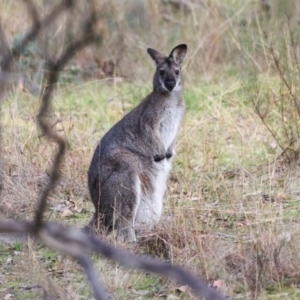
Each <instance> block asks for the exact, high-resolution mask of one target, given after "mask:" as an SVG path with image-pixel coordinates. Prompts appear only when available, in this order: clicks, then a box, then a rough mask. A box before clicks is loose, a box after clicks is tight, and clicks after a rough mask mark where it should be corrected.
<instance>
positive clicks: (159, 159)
mask: <svg viewBox="0 0 300 300" xmlns="http://www.w3.org/2000/svg"><path fill="white" fill-rule="evenodd" d="M153 158H154V161H155V162H159V161H162V160H164V159H165V158H166V155H159V154H156V155H154V157H153Z"/></svg>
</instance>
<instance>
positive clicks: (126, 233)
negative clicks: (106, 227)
mask: <svg viewBox="0 0 300 300" xmlns="http://www.w3.org/2000/svg"><path fill="white" fill-rule="evenodd" d="M117 241H118V242H121V243H123V244H124V243H136V236H135V230H134V228H133V227H127V228H119V229H118V232H117Z"/></svg>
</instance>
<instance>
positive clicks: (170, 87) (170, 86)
mask: <svg viewBox="0 0 300 300" xmlns="http://www.w3.org/2000/svg"><path fill="white" fill-rule="evenodd" d="M175 85H176V82H175V80H173V79H169V80H166V82H165V86H166V88H167V89H168V90H169V91H170V92H171V91H172V90H173V89H174V87H175Z"/></svg>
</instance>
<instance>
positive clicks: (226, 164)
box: [0, 0, 300, 299]
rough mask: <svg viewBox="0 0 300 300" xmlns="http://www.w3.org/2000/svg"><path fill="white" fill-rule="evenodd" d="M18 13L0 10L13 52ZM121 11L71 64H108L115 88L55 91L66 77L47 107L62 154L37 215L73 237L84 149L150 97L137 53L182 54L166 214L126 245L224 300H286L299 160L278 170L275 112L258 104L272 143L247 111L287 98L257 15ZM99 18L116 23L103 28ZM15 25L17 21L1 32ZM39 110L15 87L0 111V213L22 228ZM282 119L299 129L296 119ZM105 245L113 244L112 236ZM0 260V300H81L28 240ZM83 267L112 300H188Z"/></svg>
mask: <svg viewBox="0 0 300 300" xmlns="http://www.w3.org/2000/svg"><path fill="white" fill-rule="evenodd" d="M17 3H18V1H14V2H12V1H3V2H2V3H1V4H0V8H2V10H1V11H3V12H4V13H3V18H4V19H5V22H7V23H6V24H10V25H7V26H8V28H9V30H10V33H11V36H10V38H11V40H12V41H13V37H14V34H15V33H16V32H20V30H21V29H22V26H23V25H24V24H27V23H28V20H27V17H26V14H25V13H23V14H20V10H16V9H15V8H16V5H17ZM122 3H123V4H122V5H124V8H126V9H122V6H121V4H120V3H118V2H117V1H111V2H107V3H106V4H105V7H103V11H104V12H105V14H104V20H105V21H103V23H101V24H99V30H103V32H104V34H105V35H104V41H103V45H104V46H103V47H102V48H101V49H100V50H99V49H89V50H86V51H87V52H82V53H80V55H79V56H80V57H77V60H75V61H74V63H73V65H75V66H77V65H79V66H80V68H81V67H82V66H86V65H88V64H89V63H91V64H93V63H95V61H97V60H99V61H101V62H100V63H99V64H101V63H102V62H103V61H107V60H109V59H112V60H113V61H114V62H115V63H116V66H117V69H116V73H117V75H124V76H125V77H126V79H124V80H123V81H122V82H121V83H120V82H117V81H107V80H97V81H95V82H86V83H81V84H78V85H74V84H73V83H72V84H67V83H66V81H68V80H70V79H71V80H72V81H73V80H74V81H75V82H82V81H81V77H80V76H79V77H78V76H76V77H74V76H73V75H72V74H71V75H70V73H68V72H66V73H64V74H63V79H64V80H62V82H61V85H60V86H59V87H58V90H57V94H56V96H55V98H54V113H53V115H52V116H49V117H50V118H51V119H52V121H53V124H55V125H54V126H55V127H56V128H57V129H58V130H59V131H60V133H61V134H62V135H64V136H65V137H66V139H67V140H68V143H69V146H70V147H69V150H68V152H67V156H66V159H65V163H64V167H63V170H62V172H63V177H62V180H61V182H60V183H59V185H58V186H57V187H56V190H55V193H54V194H53V195H52V196H51V198H50V201H49V207H48V214H47V217H48V218H49V219H55V220H58V221H59V222H63V223H65V224H71V225H75V226H83V225H85V224H86V223H87V222H88V221H89V219H90V218H91V215H92V212H93V208H92V205H91V203H90V201H89V194H88V190H87V183H86V177H87V176H86V173H87V169H88V166H89V163H90V160H91V157H92V154H93V151H94V148H95V145H96V143H97V141H98V140H99V139H100V138H101V136H103V134H104V133H105V132H106V131H107V130H108V129H109V128H110V127H111V126H112V125H113V124H114V123H115V122H116V121H117V120H119V119H120V118H121V117H122V116H123V115H124V113H126V112H128V111H129V110H130V109H131V108H133V107H134V106H135V105H136V104H137V103H139V101H140V100H141V99H142V98H143V97H144V96H145V95H146V94H147V93H148V92H149V91H150V87H151V80H150V77H151V76H152V75H151V74H152V72H153V70H152V68H153V67H152V66H151V60H150V59H149V58H148V57H147V54H146V52H145V48H146V47H147V46H148V45H151V46H152V47H154V48H158V49H162V50H164V49H165V50H169V49H170V48H172V47H173V46H174V45H175V44H178V43H180V42H182V41H185V42H186V43H187V44H188V45H189V57H188V63H187V64H186V67H185V73H186V74H185V75H186V76H185V78H186V85H185V97H186V101H187V108H188V109H187V114H186V118H185V123H184V124H183V127H182V130H181V133H180V137H179V139H178V142H177V156H176V159H175V161H174V168H173V172H172V175H171V178H170V180H169V185H168V196H167V197H166V201H165V207H164V215H163V218H162V220H161V223H160V224H158V225H157V227H156V228H154V229H153V230H152V231H149V232H142V233H141V234H140V239H139V242H138V243H137V245H127V247H128V248H130V249H131V250H132V251H135V252H137V253H142V254H150V255H155V256H158V257H161V258H164V259H167V260H171V261H172V262H174V263H177V264H180V265H185V266H186V267H188V268H189V269H191V270H193V271H194V272H196V273H198V274H200V275H201V276H203V277H204V278H206V279H208V280H209V281H210V282H211V284H212V285H219V284H220V282H221V283H222V284H221V285H222V289H223V291H224V292H225V293H226V294H228V295H229V296H230V297H232V298H233V299H234V298H249V299H253V298H259V299H269V298H271V299H282V298H284V297H286V298H284V299H287V298H294V299H297V297H299V293H300V291H299V284H300V278H299V276H300V272H299V268H298V265H297V262H298V261H299V246H300V245H299V222H298V219H299V213H298V211H299V203H300V202H299V199H300V189H299V186H300V172H299V168H298V162H296V163H295V162H294V163H293V164H286V163H285V162H284V161H283V160H282V159H281V157H282V156H281V153H282V150H281V149H280V147H279V146H278V142H279V141H285V140H286V138H285V136H282V135H281V134H280V130H279V129H278V127H276V126H278V125H276V124H278V122H277V121H276V120H279V119H280V115H279V114H278V111H277V110H276V105H275V106H269V107H271V109H270V111H269V115H268V118H269V119H268V121H269V122H270V123H269V124H271V126H273V127H272V129H273V130H274V131H275V132H276V133H278V139H277V140H276V141H275V140H274V137H273V136H272V134H271V132H270V131H269V130H268V129H267V128H266V126H265V125H264V124H263V123H262V122H261V120H260V119H259V118H258V116H257V114H256V113H255V109H254V107H253V104H252V101H253V99H256V100H257V99H259V100H260V101H263V100H264V99H265V98H264V97H266V98H269V96H270V95H275V96H278V97H282V99H283V100H284V99H286V98H284V97H287V94H288V93H286V90H283V89H280V88H278V86H280V84H281V83H282V82H281V80H280V76H278V72H276V68H275V67H274V63H272V59H271V57H270V55H269V54H268V53H267V51H264V48H263V46H262V45H264V44H263V43H262V41H264V40H263V38H262V37H263V34H260V31H259V27H260V26H261V27H262V26H264V19H263V18H264V16H265V15H264V12H263V11H261V10H259V6H258V5H256V6H255V5H253V4H251V3H248V2H245V1H234V3H231V1H217V0H216V1H203V2H201V3H202V4H198V1H191V2H187V3H194V4H195V6H194V7H193V9H192V10H190V9H189V8H188V7H181V8H179V9H178V8H177V7H176V6H174V5H171V4H166V2H164V3H165V4H161V5H159V3H158V2H157V1H150V0H149V1H145V2H141V3H144V4H138V2H135V1H124V2H122ZM173 3H174V2H173ZM99 5H100V4H99ZM1 6H2V7H1ZM135 12H137V14H136V13H135ZM19 14H20V15H19ZM133 15H134V16H136V18H137V19H134V18H133V17H132V16H133ZM12 16H13V17H12ZM111 16H113V18H112V19H114V20H117V22H116V21H114V20H112V21H111V22H108V21H107V19H109V18H110V17H111ZM13 18H17V19H18V20H19V22H11V19H13ZM130 18H132V19H133V20H134V21H133V20H131V21H132V23H130ZM271 18H275V17H274V16H272V17H271ZM9 20H10V21H9ZM142 21H143V22H142ZM134 22H135V23H134ZM139 22H142V23H139ZM23 23H24V24H23ZM244 24H246V25H247V26H246V25H245V26H244ZM266 26H267V25H266ZM268 26H270V25H268ZM275 29H276V28H275V27H274V30H275ZM268 30H269V28H268ZM276 30H278V29H276ZM255 32H256V34H257V35H254V33H255ZM111 33H113V34H111ZM275 33H276V32H275ZM275 33H273V34H274V35H275ZM277 33H278V32H277ZM60 34H61V35H63V32H60ZM61 35H59V36H61ZM121 36H122V39H121V38H120V37H121ZM264 42H265V41H264ZM53 45H54V46H55V43H53ZM245 45H246V46H245ZM273 45H274V44H273ZM54 46H53V47H54ZM53 49H55V47H54V48H53ZM95 57H96V58H95ZM99 57H100V58H99ZM288 61H289V62H293V61H292V60H288ZM245 69H246V70H247V69H249V70H250V71H251V72H255V74H256V76H257V77H258V78H259V81H256V82H255V84H252V83H253V82H252V81H251V80H252V77H251V76H252V75H251V74H252V73H251V74H250V75H249V73H248V72H245ZM241 74H243V76H244V77H242V76H241ZM78 78H79V79H78ZM127 79H130V81H131V83H128V81H129V80H127ZM255 97H256V98H255ZM258 97H261V98H258ZM275 98H276V97H275ZM289 99H290V98H289ZM262 103H263V105H265V103H264V102H262ZM289 103H291V102H289ZM38 104H39V103H38V100H37V99H36V98H35V97H33V96H32V95H30V94H29V93H28V92H26V91H23V90H21V89H19V88H15V89H13V90H12V91H11V93H10V94H9V95H8V97H7V100H6V102H5V103H4V105H3V107H2V115H1V120H2V124H3V128H4V135H3V153H4V159H5V176H4V188H3V190H2V194H1V196H2V198H1V204H4V205H5V206H6V207H7V208H9V210H10V213H11V214H13V215H15V216H17V217H18V218H26V219H28V218H31V216H32V214H33V212H34V208H35V205H36V199H37V194H38V193H39V191H40V190H41V187H42V186H43V185H44V184H45V182H46V180H47V176H48V171H49V170H48V169H49V167H50V163H51V159H52V156H53V151H54V150H55V149H54V146H53V145H52V144H49V143H48V142H47V141H45V140H44V138H43V137H42V136H41V135H40V132H39V131H38V129H37V125H36V123H35V116H36V113H37V110H38ZM263 107H265V106H263ZM274 107H275V108H274ZM289 111H291V112H292V111H293V107H290V106H289ZM288 120H293V123H292V124H291V126H296V127H295V128H297V124H298V123H297V122H298V118H291V119H288ZM281 121H282V119H281ZM275 142H276V143H275ZM108 240H109V241H111V242H113V243H116V242H115V241H114V239H113V237H108ZM0 250H1V253H0V266H1V269H3V272H0V274H1V275H0V282H1V288H0V297H5V296H6V295H8V294H11V295H12V297H14V298H16V299H40V298H41V297H42V295H43V294H44V295H45V294H47V295H50V296H51V297H52V298H54V299H56V298H58V299H82V298H84V299H87V298H91V297H92V296H91V291H90V290H89V289H88V287H87V285H86V283H85V281H84V280H83V276H82V275H81V272H80V270H79V268H78V267H77V265H76V264H75V263H73V262H72V261H70V260H69V259H68V258H65V257H61V256H59V255H58V254H56V253H55V252H53V251H50V250H47V249H46V248H44V247H43V246H41V245H38V246H37V245H35V244H34V243H32V241H27V242H26V243H25V244H24V245H23V246H22V244H20V243H18V242H16V243H15V244H13V246H9V245H0ZM94 261H95V264H96V265H97V268H98V270H99V273H100V274H101V275H102V278H103V281H104V283H105V285H106V286H107V287H108V290H109V292H111V293H112V294H113V295H114V297H115V298H116V299H159V298H166V299H191V298H192V295H191V294H190V292H189V291H185V289H184V288H180V289H178V288H179V287H180V284H178V285H176V284H174V283H171V282H169V281H167V280H165V279H162V278H159V277H156V276H150V275H147V274H141V273H139V272H136V271H128V270H126V269H123V268H121V267H119V266H112V265H110V264H108V263H107V262H105V261H102V260H98V259H96V258H95V259H94ZM223 281H224V282H223ZM50 296H49V297H50ZM7 299H8V298H7Z"/></svg>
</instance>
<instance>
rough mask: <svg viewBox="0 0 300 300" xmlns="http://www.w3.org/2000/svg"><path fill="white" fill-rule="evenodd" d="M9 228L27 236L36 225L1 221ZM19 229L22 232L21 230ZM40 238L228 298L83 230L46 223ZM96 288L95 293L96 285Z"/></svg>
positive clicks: (214, 298) (217, 299) (77, 254)
mask: <svg viewBox="0 0 300 300" xmlns="http://www.w3.org/2000/svg"><path fill="white" fill-rule="evenodd" d="M10 226H11V227H10ZM8 228H13V229H11V231H10V232H21V233H24V232H26V229H25V230H24V228H28V229H29V231H28V232H27V233H28V234H32V231H31V230H33V229H34V223H33V222H30V221H28V222H27V221H0V232H5V230H7V229H8ZM20 228H21V231H20V230H19V229H20ZM39 237H40V239H41V240H42V241H43V242H45V243H46V244H47V245H48V246H50V247H53V248H55V249H58V250H60V251H62V252H64V253H66V254H69V255H71V256H72V257H74V258H76V259H77V260H79V258H80V259H81V258H82V256H81V255H82V253H86V252H87V251H93V252H95V253H97V254H101V255H102V256H103V257H105V258H107V259H109V260H111V261H116V262H119V263H120V264H122V265H123V266H125V267H127V268H130V269H140V270H143V271H145V272H151V273H155V274H160V275H163V276H166V277H168V278H171V279H173V280H175V281H177V282H180V283H182V284H187V285H189V286H190V287H191V288H192V289H193V290H194V292H195V294H196V295H198V296H200V297H204V298H205V299H209V300H224V299H225V298H224V297H223V296H222V295H220V294H219V293H218V292H216V291H215V290H212V289H210V288H209V287H208V286H207V284H206V283H205V281H203V280H202V279H200V278H199V277H197V276H195V275H193V274H191V273H190V272H188V271H186V270H185V269H183V268H181V267H178V266H172V265H171V264H169V263H166V262H162V261H159V260H154V259H149V258H146V257H141V256H137V255H134V254H131V253H129V252H127V251H125V250H122V249H119V248H116V247H114V246H111V245H108V244H106V243H104V242H102V241H101V240H98V239H97V238H95V237H94V236H91V235H88V234H87V233H86V232H84V231H82V230H79V229H76V228H66V227H64V226H62V225H60V224H57V223H50V222H45V223H43V228H42V230H40V232H39ZM85 263H86V262H85ZM90 281H91V285H93V284H94V283H93V282H94V280H90ZM93 288H94V290H95V287H94V286H93Z"/></svg>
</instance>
